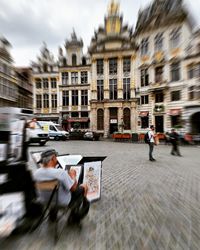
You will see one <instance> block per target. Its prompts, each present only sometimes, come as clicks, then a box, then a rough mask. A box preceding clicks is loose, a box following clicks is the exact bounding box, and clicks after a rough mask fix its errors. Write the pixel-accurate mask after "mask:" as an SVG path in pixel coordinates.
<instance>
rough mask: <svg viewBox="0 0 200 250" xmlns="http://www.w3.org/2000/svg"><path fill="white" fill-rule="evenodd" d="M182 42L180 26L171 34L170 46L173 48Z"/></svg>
mask: <svg viewBox="0 0 200 250" xmlns="http://www.w3.org/2000/svg"><path fill="white" fill-rule="evenodd" d="M179 44H180V28H176V29H174V30H173V31H172V32H171V34H170V47H171V48H172V49H175V48H178V46H179Z"/></svg>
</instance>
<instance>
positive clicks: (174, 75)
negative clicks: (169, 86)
mask: <svg viewBox="0 0 200 250" xmlns="http://www.w3.org/2000/svg"><path fill="white" fill-rule="evenodd" d="M179 80H180V63H173V64H171V81H172V82H174V81H179Z"/></svg>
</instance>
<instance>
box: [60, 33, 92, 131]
mask: <svg viewBox="0 0 200 250" xmlns="http://www.w3.org/2000/svg"><path fill="white" fill-rule="evenodd" d="M65 49H66V55H65V56H64V55H63V51H62V48H59V79H60V80H59V96H60V106H59V108H60V115H61V119H62V124H63V127H65V129H67V130H70V129H71V128H73V127H74V125H75V124H76V125H77V124H78V126H79V128H80V129H88V128H89V127H90V79H91V77H90V67H91V65H90V62H89V60H88V58H87V57H86V56H84V55H83V41H82V39H78V38H77V36H76V33H75V31H73V33H72V35H71V39H70V40H66V43H65Z"/></svg>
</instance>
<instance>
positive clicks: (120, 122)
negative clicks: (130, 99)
mask: <svg viewBox="0 0 200 250" xmlns="http://www.w3.org/2000/svg"><path fill="white" fill-rule="evenodd" d="M117 118H118V131H119V132H123V127H122V126H120V125H122V122H124V120H123V108H122V107H120V108H118V117H117ZM120 130H121V131H120Z"/></svg>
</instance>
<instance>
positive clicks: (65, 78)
mask: <svg viewBox="0 0 200 250" xmlns="http://www.w3.org/2000/svg"><path fill="white" fill-rule="evenodd" d="M67 84H68V72H63V73H62V85H67Z"/></svg>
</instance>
